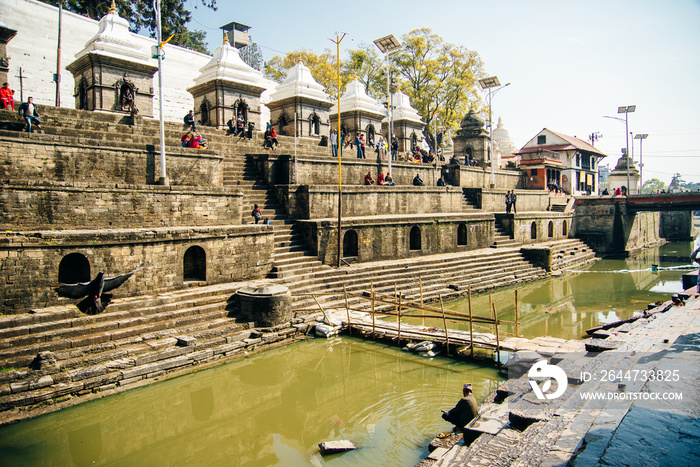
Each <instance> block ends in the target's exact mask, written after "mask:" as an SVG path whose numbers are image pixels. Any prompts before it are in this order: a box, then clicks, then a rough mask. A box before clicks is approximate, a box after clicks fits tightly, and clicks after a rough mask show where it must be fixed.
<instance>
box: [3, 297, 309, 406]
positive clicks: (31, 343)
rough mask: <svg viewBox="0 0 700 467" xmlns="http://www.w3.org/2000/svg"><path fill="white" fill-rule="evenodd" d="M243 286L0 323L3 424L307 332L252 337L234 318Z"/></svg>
mask: <svg viewBox="0 0 700 467" xmlns="http://www.w3.org/2000/svg"><path fill="white" fill-rule="evenodd" d="M244 285H245V284H243V283H238V284H225V285H216V286H208V287H200V288H196V289H187V290H185V291H178V292H173V293H163V294H159V295H157V296H142V297H133V298H129V299H116V300H114V301H113V302H112V303H111V304H110V306H109V307H108V308H107V310H106V311H105V312H104V313H101V314H99V315H94V316H89V315H85V314H83V313H81V312H79V311H78V310H77V308H76V307H75V306H73V305H66V306H55V307H51V308H45V309H41V310H35V311H33V312H29V313H23V314H18V315H10V316H2V317H0V356H1V358H0V368H2V371H0V414H1V415H0V418H3V419H4V418H5V417H8V416H10V417H11V416H12V415H13V414H8V413H7V411H9V410H10V409H14V408H17V407H24V406H34V405H37V404H58V403H62V402H65V401H66V400H68V399H70V398H71V397H73V396H84V395H88V394H91V393H101V392H104V391H113V390H120V388H123V387H126V386H132V387H133V385H138V384H140V383H141V382H142V380H147V379H157V378H159V377H161V376H163V375H164V374H166V373H169V372H173V371H187V369H188V367H190V368H191V367H192V366H193V365H200V364H204V363H207V362H211V361H215V360H219V359H223V358H225V357H231V356H234V355H237V354H240V353H243V352H252V351H255V350H258V349H259V348H264V347H266V346H269V345H274V343H275V342H279V341H283V340H287V339H290V338H293V337H294V336H296V335H303V334H305V333H307V332H308V331H309V329H310V326H309V324H305V323H304V319H302V318H298V319H295V320H294V324H292V323H291V322H290V323H285V324H283V325H279V326H276V327H275V328H258V329H257V330H251V326H252V323H249V322H246V321H245V318H243V317H241V316H237V315H234V314H233V313H235V306H234V303H233V295H234V294H235V292H236V291H237V290H238V289H239V288H240V287H242V286H244ZM312 318H313V317H311V316H310V317H308V319H309V320H310V319H312ZM14 414H15V415H16V412H14Z"/></svg>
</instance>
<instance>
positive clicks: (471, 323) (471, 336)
mask: <svg viewBox="0 0 700 467" xmlns="http://www.w3.org/2000/svg"><path fill="white" fill-rule="evenodd" d="M473 318H474V317H473V316H472V285H471V284H469V341H470V345H471V358H474V320H473Z"/></svg>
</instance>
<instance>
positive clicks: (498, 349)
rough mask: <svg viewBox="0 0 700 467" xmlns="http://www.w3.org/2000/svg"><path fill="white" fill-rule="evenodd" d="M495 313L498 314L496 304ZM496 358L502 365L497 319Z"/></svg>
mask: <svg viewBox="0 0 700 467" xmlns="http://www.w3.org/2000/svg"><path fill="white" fill-rule="evenodd" d="M493 314H494V315H495V314H496V305H493ZM496 358H497V360H498V366H501V341H500V339H499V337H498V321H496Z"/></svg>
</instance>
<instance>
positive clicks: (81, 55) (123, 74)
mask: <svg viewBox="0 0 700 467" xmlns="http://www.w3.org/2000/svg"><path fill="white" fill-rule="evenodd" d="M75 57H76V58H75V60H74V61H73V62H72V63H70V64H69V65H68V66H67V67H66V68H67V69H68V71H70V72H71V73H72V74H73V79H74V81H75V92H74V95H75V106H76V108H78V109H83V110H107V111H115V112H129V113H130V112H131V111H132V108H131V106H127V107H126V108H125V106H124V105H123V103H124V100H123V97H124V96H125V95H127V93H131V95H132V96H133V97H134V106H133V107H134V108H135V109H138V110H139V111H140V113H141V114H142V115H143V116H147V117H151V116H153V112H152V110H153V85H152V83H153V75H154V73H155V72H156V71H157V70H158V67H157V66H155V64H154V63H153V61H152V60H151V57H150V55H149V51H148V50H147V49H146V48H145V47H142V46H141V44H140V43H139V42H137V41H135V40H134V39H133V37H132V33H131V32H129V23H128V21H127V20H125V19H124V18H121V17H120V16H119V14H118V13H117V9H116V8H115V6H114V3H112V7H111V8H110V10H109V13H107V14H106V15H105V16H103V17H102V19H100V22H99V29H98V31H97V34H95V35H94V36H93V37H92V38H91V39H90V40H89V41H88V42H87V44H85V47H84V48H83V50H81V51H80V52H78V53H77V54H76V56H75Z"/></svg>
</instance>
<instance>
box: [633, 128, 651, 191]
mask: <svg viewBox="0 0 700 467" xmlns="http://www.w3.org/2000/svg"><path fill="white" fill-rule="evenodd" d="M648 136H649V135H648V134H647V133H642V134H640V133H637V134H636V135H634V139H638V140H639V187H640V188H641V187H642V182H643V180H644V177H643V176H642V170H643V169H644V164H642V140H645V139H647V137H648Z"/></svg>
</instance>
